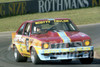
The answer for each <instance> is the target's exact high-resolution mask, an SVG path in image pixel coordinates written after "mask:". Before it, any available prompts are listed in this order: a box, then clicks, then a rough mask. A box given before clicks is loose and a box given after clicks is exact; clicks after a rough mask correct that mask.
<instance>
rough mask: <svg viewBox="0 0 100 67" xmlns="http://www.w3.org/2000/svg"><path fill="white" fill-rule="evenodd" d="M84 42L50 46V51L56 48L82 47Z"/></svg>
mask: <svg viewBox="0 0 100 67" xmlns="http://www.w3.org/2000/svg"><path fill="white" fill-rule="evenodd" d="M81 46H82V42H80V41H79V42H71V43H56V44H51V45H50V46H49V48H50V49H54V48H68V47H81Z"/></svg>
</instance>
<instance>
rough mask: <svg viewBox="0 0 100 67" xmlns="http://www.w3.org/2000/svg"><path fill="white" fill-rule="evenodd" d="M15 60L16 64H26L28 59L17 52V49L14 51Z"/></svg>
mask: <svg viewBox="0 0 100 67" xmlns="http://www.w3.org/2000/svg"><path fill="white" fill-rule="evenodd" d="M14 58H15V60H16V62H26V61H27V57H23V56H22V55H21V54H20V53H19V52H18V50H17V48H15V49H14Z"/></svg>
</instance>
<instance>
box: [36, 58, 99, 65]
mask: <svg viewBox="0 0 100 67" xmlns="http://www.w3.org/2000/svg"><path fill="white" fill-rule="evenodd" d="M97 64H100V59H97V58H94V60H93V62H92V64H81V63H80V61H79V60H73V61H72V62H61V61H43V62H42V63H40V64H37V65H97Z"/></svg>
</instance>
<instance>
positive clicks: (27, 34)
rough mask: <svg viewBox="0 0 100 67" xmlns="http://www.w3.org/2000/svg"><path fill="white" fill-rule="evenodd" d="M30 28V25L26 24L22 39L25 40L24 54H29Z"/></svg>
mask: <svg viewBox="0 0 100 67" xmlns="http://www.w3.org/2000/svg"><path fill="white" fill-rule="evenodd" d="M30 28H31V23H26V25H25V29H24V33H23V38H25V42H24V44H25V46H26V47H25V48H26V52H29V40H30V34H31V33H30Z"/></svg>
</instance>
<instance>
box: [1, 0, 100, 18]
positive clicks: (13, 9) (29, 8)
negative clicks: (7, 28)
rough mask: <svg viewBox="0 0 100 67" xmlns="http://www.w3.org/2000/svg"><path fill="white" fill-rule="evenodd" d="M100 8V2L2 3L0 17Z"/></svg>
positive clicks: (47, 0) (48, 0)
mask: <svg viewBox="0 0 100 67" xmlns="http://www.w3.org/2000/svg"><path fill="white" fill-rule="evenodd" d="M94 6H100V0H31V1H19V2H9V3H0V17H3V16H12V15H19V14H26V13H38V12H39V13H43V12H51V11H62V10H69V9H79V8H87V7H94Z"/></svg>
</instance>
